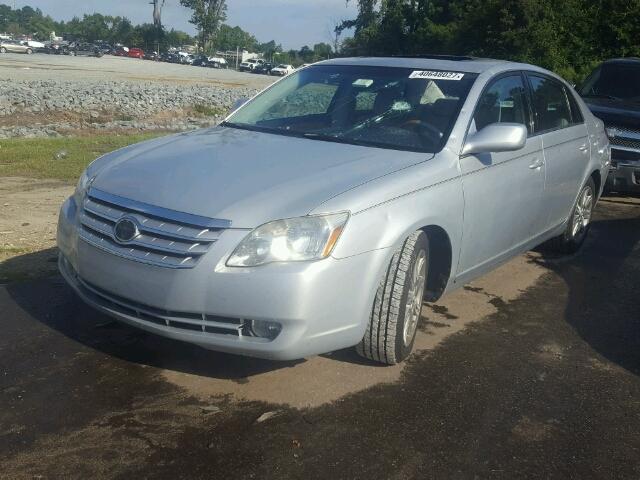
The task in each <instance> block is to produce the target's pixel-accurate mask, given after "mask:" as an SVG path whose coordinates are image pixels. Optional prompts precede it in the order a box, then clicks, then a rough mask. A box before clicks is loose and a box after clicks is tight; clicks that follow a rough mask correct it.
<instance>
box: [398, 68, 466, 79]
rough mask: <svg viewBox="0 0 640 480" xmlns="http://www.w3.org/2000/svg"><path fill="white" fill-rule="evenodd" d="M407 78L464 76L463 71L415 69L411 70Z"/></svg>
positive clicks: (460, 77)
mask: <svg viewBox="0 0 640 480" xmlns="http://www.w3.org/2000/svg"><path fill="white" fill-rule="evenodd" d="M409 78H425V79H427V80H456V81H460V80H462V79H463V78H464V73H459V72H436V71H430V70H415V71H413V72H411V75H409Z"/></svg>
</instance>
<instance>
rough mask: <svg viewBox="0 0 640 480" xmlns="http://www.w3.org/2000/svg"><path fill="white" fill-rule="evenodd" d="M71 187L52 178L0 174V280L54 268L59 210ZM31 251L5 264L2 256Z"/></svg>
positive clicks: (32, 275) (53, 269)
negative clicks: (53, 252)
mask: <svg viewBox="0 0 640 480" xmlns="http://www.w3.org/2000/svg"><path fill="white" fill-rule="evenodd" d="M73 190H74V187H73V186H72V185H69V184H68V183H64V182H60V181H55V180H46V181H43V180H34V179H29V178H19V177H0V283H4V282H7V281H9V280H12V279H13V280H15V279H22V278H37V277H40V276H43V275H48V274H51V273H54V272H55V271H56V264H55V255H54V256H52V255H51V253H50V249H51V248H52V247H53V246H54V245H55V242H56V228H57V218H58V210H59V209H60V205H62V202H64V200H65V199H66V198H67V197H69V196H70V195H71V194H72V193H73ZM36 252H40V254H39V255H31V256H29V257H27V258H25V259H24V260H23V261H18V260H16V261H14V262H12V263H11V265H8V264H7V262H5V260H8V259H9V258H15V257H23V256H24V255H25V254H27V253H36Z"/></svg>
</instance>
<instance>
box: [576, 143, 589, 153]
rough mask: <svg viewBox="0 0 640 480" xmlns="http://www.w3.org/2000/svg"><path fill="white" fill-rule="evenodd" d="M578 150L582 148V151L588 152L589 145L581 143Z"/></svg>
mask: <svg viewBox="0 0 640 480" xmlns="http://www.w3.org/2000/svg"><path fill="white" fill-rule="evenodd" d="M578 150H580V151H581V152H586V151H587V150H589V145H587V144H584V145H580V147H578Z"/></svg>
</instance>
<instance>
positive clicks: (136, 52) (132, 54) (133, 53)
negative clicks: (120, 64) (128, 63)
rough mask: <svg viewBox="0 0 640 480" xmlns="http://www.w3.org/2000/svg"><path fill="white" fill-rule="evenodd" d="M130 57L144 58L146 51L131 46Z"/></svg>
mask: <svg viewBox="0 0 640 480" xmlns="http://www.w3.org/2000/svg"><path fill="white" fill-rule="evenodd" d="M127 57H129V58H140V59H142V58H144V51H143V50H142V49H141V48H130V49H129V51H128V52H127Z"/></svg>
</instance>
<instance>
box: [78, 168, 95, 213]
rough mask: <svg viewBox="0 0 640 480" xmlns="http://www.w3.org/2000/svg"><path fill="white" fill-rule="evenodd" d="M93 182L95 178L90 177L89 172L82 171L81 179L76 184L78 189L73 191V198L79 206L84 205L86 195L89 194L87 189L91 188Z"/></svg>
mask: <svg viewBox="0 0 640 480" xmlns="http://www.w3.org/2000/svg"><path fill="white" fill-rule="evenodd" d="M91 182H93V179H92V178H89V176H88V175H87V172H86V171H84V172H82V175H80V180H78V185H77V186H76V191H75V192H74V193H73V199H74V200H75V202H76V205H77V206H78V207H81V206H82V202H84V197H85V196H86V194H87V190H88V189H89V186H90V185H91Z"/></svg>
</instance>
